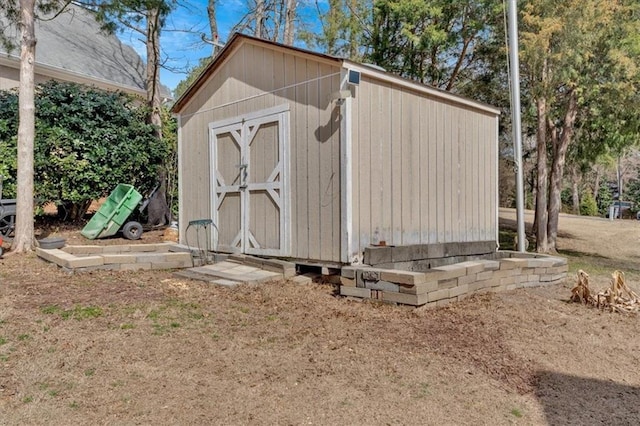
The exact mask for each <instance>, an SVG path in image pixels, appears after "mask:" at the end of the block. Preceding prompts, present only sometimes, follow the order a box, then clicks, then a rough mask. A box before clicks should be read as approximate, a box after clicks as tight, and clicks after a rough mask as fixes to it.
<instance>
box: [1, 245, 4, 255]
mask: <svg viewBox="0 0 640 426" xmlns="http://www.w3.org/2000/svg"><path fill="white" fill-rule="evenodd" d="M3 254H4V249H3V248H2V246H0V257H2V255H3Z"/></svg>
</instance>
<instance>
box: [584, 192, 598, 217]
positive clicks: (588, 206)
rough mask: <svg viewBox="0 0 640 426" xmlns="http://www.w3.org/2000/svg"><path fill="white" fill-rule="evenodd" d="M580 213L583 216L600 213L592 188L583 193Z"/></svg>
mask: <svg viewBox="0 0 640 426" xmlns="http://www.w3.org/2000/svg"><path fill="white" fill-rule="evenodd" d="M580 214H581V215H583V216H597V215H598V203H596V199H595V198H594V197H593V194H592V193H591V191H590V190H587V191H585V192H584V193H583V194H582V200H580Z"/></svg>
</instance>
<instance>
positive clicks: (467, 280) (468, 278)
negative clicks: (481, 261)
mask: <svg viewBox="0 0 640 426" xmlns="http://www.w3.org/2000/svg"><path fill="white" fill-rule="evenodd" d="M476 276H477V273H474V274H469V275H465V276H464V277H459V278H458V285H465V284H472V283H474V282H476V279H477V278H476Z"/></svg>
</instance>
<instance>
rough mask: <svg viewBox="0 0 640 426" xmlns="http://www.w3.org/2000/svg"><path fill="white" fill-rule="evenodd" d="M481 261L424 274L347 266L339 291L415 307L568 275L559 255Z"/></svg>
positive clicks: (502, 255)
mask: <svg viewBox="0 0 640 426" xmlns="http://www.w3.org/2000/svg"><path fill="white" fill-rule="evenodd" d="M491 257H492V258H494V259H479V260H470V261H466V262H461V263H456V264H453V265H445V266H437V267H434V268H430V269H428V270H426V271H424V272H420V271H407V270H401V269H391V268H379V267H373V266H368V265H364V266H348V267H343V268H342V272H341V277H340V281H341V286H340V294H341V295H343V296H352V297H358V298H363V299H373V300H379V301H383V302H390V303H401V304H405V305H413V306H424V305H427V306H442V305H445V304H448V303H450V302H454V301H459V300H462V299H463V298H465V297H467V296H469V295H471V294H477V293H485V292H499V291H505V290H514V289H517V288H522V287H536V286H541V285H548V284H555V283H557V282H559V281H561V280H563V279H564V278H566V276H567V271H568V270H569V267H568V265H567V260H566V259H564V258H561V257H553V256H545V255H537V254H536V255H534V254H529V253H519V252H496V253H493V254H492V255H491Z"/></svg>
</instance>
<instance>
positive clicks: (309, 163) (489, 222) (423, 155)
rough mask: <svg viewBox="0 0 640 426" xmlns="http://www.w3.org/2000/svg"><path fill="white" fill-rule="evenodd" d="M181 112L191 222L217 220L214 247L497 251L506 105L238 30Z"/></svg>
mask: <svg viewBox="0 0 640 426" xmlns="http://www.w3.org/2000/svg"><path fill="white" fill-rule="evenodd" d="M173 112H174V113H175V114H176V116H177V118H178V122H179V132H178V150H179V152H178V155H179V182H180V184H179V185H180V190H179V192H180V196H179V197H180V198H179V203H180V213H179V219H180V231H181V233H180V234H181V242H182V243H187V242H188V241H187V239H188V238H191V240H192V241H193V236H191V237H190V236H189V235H185V231H186V227H187V224H188V222H189V221H192V220H196V219H203V218H211V219H213V221H214V223H215V225H216V227H217V232H213V233H212V236H211V247H212V248H213V249H214V250H215V251H220V252H235V253H246V254H254V255H262V256H277V257H285V258H291V259H297V260H299V261H301V262H319V263H323V264H355V263H360V262H362V260H363V256H364V253H365V249H366V248H368V247H371V246H380V245H385V246H413V247H414V248H416V247H417V248H418V249H419V250H418V251H423V252H426V250H424V249H425V248H428V247H430V246H433V245H442V244H447V243H452V244H456V247H465V246H466V247H467V248H468V247H470V246H471V247H474V246H477V247H480V246H481V247H483V248H484V250H485V251H486V247H490V249H491V250H495V247H496V242H497V235H498V194H497V188H498V172H497V170H498V169H497V167H498V166H497V159H498V114H499V111H498V110H497V109H496V108H493V107H490V106H487V105H485V104H482V103H479V102H475V101H472V100H469V99H465V98H463V97H460V96H456V95H454V94H451V93H449V92H444V91H441V90H437V89H435V88H433V87H429V86H425V85H422V84H418V83H415V82H412V81H408V80H405V79H402V78H399V77H397V76H394V75H391V74H389V73H387V72H385V71H384V70H381V69H379V68H376V67H372V66H367V65H363V64H359V63H356V62H352V61H349V60H346V59H342V58H338V57H333V56H328V55H323V54H318V53H313V52H309V51H306V50H302V49H298V48H293V47H290V46H284V45H280V44H277V43H273V42H269V41H265V40H261V39H257V38H253V37H249V36H245V35H240V34H235V35H234V36H233V37H232V38H231V39H230V40H229V42H228V43H227V45H226V46H225V48H224V49H223V50H222V51H221V52H220V53H219V55H218V56H217V57H216V58H215V60H214V61H212V63H211V64H210V65H209V66H208V67H207V68H206V69H205V70H204V71H203V72H202V74H201V75H200V76H199V78H198V79H197V80H196V81H195V82H194V83H193V84H192V85H191V87H190V88H189V89H188V90H187V91H186V92H185V93H184V95H183V96H182V97H180V99H178V100H177V101H176V103H175V105H174V107H173ZM461 244H462V245H461ZM478 244H480V245H479V246H478ZM450 247H453V246H450ZM461 251H464V250H461ZM466 251H467V252H469V250H468V249H467V250H466ZM473 251H474V250H473V249H472V250H471V252H473Z"/></svg>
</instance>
